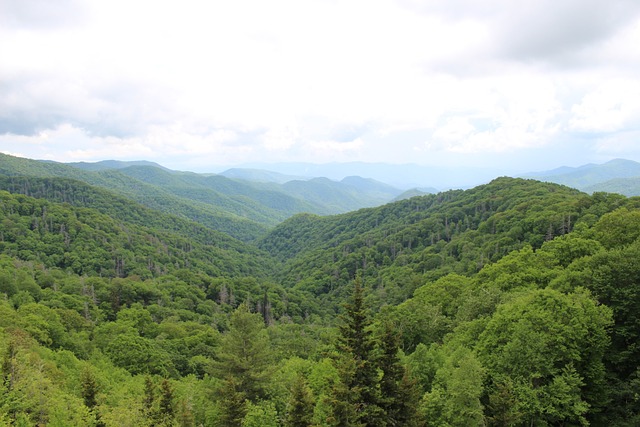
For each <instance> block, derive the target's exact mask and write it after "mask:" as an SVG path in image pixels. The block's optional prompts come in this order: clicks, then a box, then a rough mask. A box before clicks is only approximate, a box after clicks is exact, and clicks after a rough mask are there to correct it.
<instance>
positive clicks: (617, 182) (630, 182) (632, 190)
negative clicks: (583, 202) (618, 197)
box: [582, 177, 640, 197]
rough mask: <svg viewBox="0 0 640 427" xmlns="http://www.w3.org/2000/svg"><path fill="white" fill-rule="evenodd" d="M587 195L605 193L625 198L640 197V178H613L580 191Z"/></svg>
mask: <svg viewBox="0 0 640 427" xmlns="http://www.w3.org/2000/svg"><path fill="white" fill-rule="evenodd" d="M582 190H583V191H585V192H587V193H595V192H597V191H605V192H607V193H618V194H622V195H624V196H627V197H633V196H640V177H633V178H615V179H611V180H609V181H605V182H601V183H599V184H595V185H590V186H588V187H585V188H584V189H582Z"/></svg>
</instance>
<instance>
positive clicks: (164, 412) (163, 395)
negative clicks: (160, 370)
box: [158, 378, 175, 424]
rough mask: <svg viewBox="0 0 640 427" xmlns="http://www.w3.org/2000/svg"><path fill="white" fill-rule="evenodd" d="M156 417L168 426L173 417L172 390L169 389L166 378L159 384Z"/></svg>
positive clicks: (169, 384)
mask: <svg viewBox="0 0 640 427" xmlns="http://www.w3.org/2000/svg"><path fill="white" fill-rule="evenodd" d="M158 415H159V418H160V419H161V420H162V421H163V422H164V423H165V424H170V423H171V421H172V420H173V418H174V416H175V411H174V407H173V388H172V387H171V383H169V380H167V379H166V378H165V379H163V380H162V382H161V383H160V402H159V407H158Z"/></svg>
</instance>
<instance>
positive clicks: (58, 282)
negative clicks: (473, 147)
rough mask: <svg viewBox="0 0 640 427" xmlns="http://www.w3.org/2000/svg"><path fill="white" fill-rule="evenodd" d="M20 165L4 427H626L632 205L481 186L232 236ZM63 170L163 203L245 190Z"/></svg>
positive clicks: (571, 193) (638, 238)
mask: <svg viewBox="0 0 640 427" xmlns="http://www.w3.org/2000/svg"><path fill="white" fill-rule="evenodd" d="M1 165H2V163H1V162H0V166H1ZM14 166H15V165H14ZM30 166H31V165H30V164H23V163H21V164H20V170H22V172H23V174H21V175H18V174H14V175H9V174H4V175H2V176H0V188H2V189H3V190H0V293H2V294H3V298H0V358H1V359H2V363H1V365H0V374H1V375H2V378H3V381H1V382H0V424H4V425H10V426H13V425H65V426H66V425H79V426H85V425H87V426H98V425H100V426H105V427H107V426H109V427H111V426H114V427H115V426H122V425H132V426H150V425H154V426H189V427H193V426H196V425H203V426H212V427H213V426H220V425H224V426H237V425H243V426H255V427H258V426H260V427H262V426H292V425H310V424H312V425H318V426H327V427H329V426H334V425H336V424H340V423H342V424H343V425H350V424H349V419H351V420H357V422H359V423H364V424H367V425H378V424H380V425H412V426H427V425H460V426H466V425H516V426H519V425H539V426H552V425H616V426H623V427H631V426H635V425H637V423H638V421H640V411H638V407H637V402H636V401H635V400H634V396H636V395H637V394H638V393H640V388H639V387H638V383H637V374H638V372H639V371H638V370H639V369H640V348H639V347H638V346H637V343H638V342H639V341H640V335H639V332H638V331H640V324H638V319H637V312H638V310H640V306H638V304H639V303H638V302H639V301H640V286H638V283H640V267H639V265H638V263H637V262H636V260H637V259H638V257H639V256H640V199H639V198H626V197H624V196H621V195H617V194H607V193H595V194H593V195H589V194H586V193H582V192H580V191H578V190H575V189H572V188H569V187H566V186H561V185H557V184H552V183H543V182H539V181H534V180H524V179H515V178H497V179H495V180H493V181H491V182H490V183H488V184H485V185H482V186H479V187H476V188H473V189H469V190H453V191H447V192H443V193H439V194H430V195H423V196H417V197H412V198H410V199H406V200H401V201H397V202H394V203H389V204H386V205H383V206H379V207H372V208H364V209H359V210H357V211H354V212H349V213H345V214H340V215H334V216H319V215H314V214H309V213H305V214H298V215H294V216H293V217H291V218H289V219H287V220H285V221H283V222H282V223H280V224H278V225H277V226H276V227H274V228H273V229H272V230H270V231H269V232H268V233H266V234H264V235H262V237H259V236H258V235H253V236H248V239H247V240H248V241H252V239H253V240H254V241H255V242H256V243H247V242H242V241H240V240H237V239H235V238H232V237H230V236H229V235H228V234H226V233H223V232H220V231H217V230H214V229H212V228H209V227H207V226H205V225H203V223H200V222H196V221H192V220H189V219H187V218H185V217H184V216H182V215H174V214H172V210H171V209H169V210H168V211H167V210H164V209H151V208H150V207H148V206H145V205H143V204H141V203H138V202H135V201H133V200H132V199H131V198H130V197H128V196H126V195H125V194H126V191H123V192H122V193H120V192H119V191H117V192H114V191H111V190H108V189H106V188H102V187H101V186H95V185H90V184H88V183H87V182H86V181H84V180H78V179H77V178H76V179H71V178H68V177H65V174H72V172H70V171H69V169H66V168H65V167H61V166H60V165H58V164H50V165H48V166H47V167H49V169H47V167H44V168H43V167H42V166H41V164H40V162H36V164H35V165H33V170H34V171H35V172H36V175H38V176H33V175H32V176H28V175H27V174H26V173H24V172H29V170H30V169H29V167H30ZM14 170H15V169H14ZM77 171H78V173H79V175H78V176H79V177H80V178H85V179H86V178H88V177H91V179H93V180H94V181H95V182H103V183H107V182H110V183H112V184H113V185H114V186H116V184H117V186H120V188H122V189H126V188H127V186H128V185H137V186H139V188H140V189H147V190H149V191H152V193H150V194H149V195H147V197H148V199H147V201H148V204H153V203H156V204H157V206H159V207H162V206H166V207H167V208H169V207H171V204H170V203H166V202H161V203H160V202H158V201H155V200H153V197H155V196H161V197H165V198H166V200H170V201H171V200H173V201H175V200H183V203H187V202H186V200H190V201H191V202H193V205H190V204H187V205H188V206H197V203H196V201H195V200H196V198H195V197H193V198H191V199H179V196H178V195H179V193H180V191H181V189H182V190H184V189H189V191H194V193H198V192H200V194H202V195H209V194H210V193H209V190H210V188H214V187H215V188H217V189H219V190H220V191H219V194H224V191H228V192H230V193H234V192H236V191H237V193H234V194H235V195H236V196H237V197H238V199H235V200H236V201H237V200H241V199H240V198H241V197H249V195H250V194H252V192H253V191H255V187H251V184H248V183H247V182H240V183H239V182H235V181H233V180H229V179H228V178H224V177H218V176H202V175H198V174H189V173H175V172H172V171H164V170H162V169H158V168H155V167H149V166H148V165H142V166H139V165H134V166H130V165H129V166H126V167H123V168H122V169H120V170H113V169H108V170H102V171H98V172H87V171H81V170H80V169H77ZM56 172H60V175H61V176H48V177H47V176H43V175H46V174H51V175H55V173H56ZM85 173H86V174H89V175H83V174H85ZM220 178H222V179H220ZM347 182H348V183H349V185H352V186H353V187H354V188H355V187H358V186H360V187H361V188H366V187H369V189H371V188H378V187H377V186H378V184H377V183H375V182H371V181H366V180H365V181H363V180H361V179H360V178H357V179H348V180H347ZM319 184H321V185H325V184H326V185H329V186H330V185H333V184H332V183H326V182H324V181H320V183H319ZM117 186H116V188H118V187H117ZM5 190H6V191H5ZM196 190H197V191H196ZM154 191H155V192H154ZM216 191H218V190H216ZM243 191H245V192H246V193H245V194H244V195H243V194H241V193H242V192H243ZM274 191H276V190H274ZM276 193H277V191H276ZM129 194H130V193H129ZM138 194H141V193H138ZM278 194H280V193H278ZM256 198H257V199H258V201H257V202H256V203H259V196H256ZM229 200H234V199H233V198H230V199H229ZM267 202H268V201H266V202H265V203H267ZM201 203H203V204H206V200H205V201H203V202H201ZM229 203H230V202H229ZM245 230H248V229H245ZM356 366H358V369H356ZM356 374H357V375H356ZM363 407H366V408H367V411H360V410H359V408H363ZM294 408H295V410H294ZM344 414H350V415H349V417H353V418H348V417H347V418H346V421H345V419H343V418H341V417H344ZM336 420H343V421H344V422H343V421H341V422H340V423H338V422H336ZM505 420H506V421H505ZM501 423H502V424H501Z"/></svg>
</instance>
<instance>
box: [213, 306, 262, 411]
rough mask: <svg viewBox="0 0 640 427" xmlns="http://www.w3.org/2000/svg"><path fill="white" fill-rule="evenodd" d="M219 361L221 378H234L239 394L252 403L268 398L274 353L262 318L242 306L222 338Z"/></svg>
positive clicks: (217, 371) (217, 368)
mask: <svg viewBox="0 0 640 427" xmlns="http://www.w3.org/2000/svg"><path fill="white" fill-rule="evenodd" d="M217 359H218V360H217V362H216V364H215V367H214V368H215V373H216V374H217V376H218V377H219V378H225V379H227V378H233V383H234V384H236V385H237V387H236V388H237V390H238V391H240V392H242V393H244V394H245V395H246V398H247V399H249V400H250V401H252V402H255V401H257V400H258V399H260V398H263V397H266V396H265V389H266V386H267V384H268V381H269V376H270V374H271V371H270V368H271V359H272V352H271V345H270V342H269V337H268V335H267V334H266V330H265V326H264V321H263V319H262V316H260V314H254V313H251V312H249V308H248V307H247V305H246V304H242V305H240V306H239V307H238V308H237V309H236V310H235V311H234V312H233V314H232V315H231V323H230V327H229V331H227V332H226V333H225V334H224V335H223V336H222V342H221V345H220V350H219V352H218V355H217Z"/></svg>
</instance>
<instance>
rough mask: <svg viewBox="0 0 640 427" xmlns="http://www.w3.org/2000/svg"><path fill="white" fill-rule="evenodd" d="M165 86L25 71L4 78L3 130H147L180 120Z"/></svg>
mask: <svg viewBox="0 0 640 427" xmlns="http://www.w3.org/2000/svg"><path fill="white" fill-rule="evenodd" d="M170 104H171V96H170V94H168V93H167V91H166V89H165V90H161V89H160V88H157V87H154V86H152V85H145V84H144V83H141V82H137V81H127V80H113V81H106V82H104V81H102V82H100V81H99V82H92V83H89V82H86V81H84V80H80V79H76V78H73V77H71V76H66V75H60V74H57V75H56V74H54V75H52V74H47V73H37V72H32V73H26V74H24V75H20V76H13V77H12V78H3V82H2V85H1V86H0V134H7V133H11V134H15V135H25V136H28V135H36V134H38V133H39V132H41V131H43V130H46V129H53V128H56V127H57V126H60V125H63V124H70V125H73V126H74V127H77V128H81V129H83V130H84V131H85V132H86V133H87V134H88V135H90V136H100V137H104V136H115V137H119V138H125V137H132V136H138V135H140V134H143V133H144V132H145V131H146V130H147V129H148V127H149V126H152V125H154V124H159V123H167V122H171V121H172V120H176V119H179V117H177V116H176V112H175V111H174V109H173V107H172V106H171V105H170Z"/></svg>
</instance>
